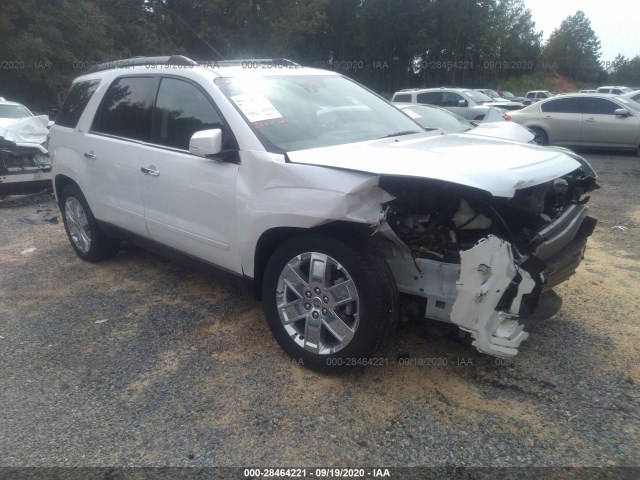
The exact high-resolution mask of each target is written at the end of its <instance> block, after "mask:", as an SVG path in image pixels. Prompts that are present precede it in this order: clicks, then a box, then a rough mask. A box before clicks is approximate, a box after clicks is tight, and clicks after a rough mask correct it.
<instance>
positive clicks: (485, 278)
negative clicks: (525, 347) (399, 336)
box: [451, 235, 535, 357]
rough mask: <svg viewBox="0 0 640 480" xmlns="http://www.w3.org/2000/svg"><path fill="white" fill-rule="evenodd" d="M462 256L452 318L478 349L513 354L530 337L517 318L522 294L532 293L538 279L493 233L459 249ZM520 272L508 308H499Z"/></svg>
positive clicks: (493, 352)
mask: <svg viewBox="0 0 640 480" xmlns="http://www.w3.org/2000/svg"><path fill="white" fill-rule="evenodd" d="M460 258H461V265H460V279H459V281H458V287H457V289H458V297H457V298H456V301H455V303H454V304H453V308H452V310H451V321H452V322H453V323H455V324H456V325H458V326H459V327H460V328H461V329H462V330H464V331H466V332H469V333H470V334H471V335H472V337H473V339H474V341H473V345H474V346H475V347H476V348H477V349H478V351H480V352H483V353H488V354H490V355H495V356H498V357H513V356H514V355H516V354H517V353H518V347H519V346H520V343H521V342H522V341H524V340H525V339H526V338H527V337H528V336H529V334H528V333H526V332H524V331H523V326H522V325H520V324H519V323H518V322H517V318H518V312H519V311H520V304H521V302H522V296H523V295H526V294H528V293H531V291H532V290H533V288H534V287H535V281H534V280H533V279H532V278H531V275H529V273H528V272H526V271H525V270H522V269H520V268H519V267H518V266H517V265H516V264H515V261H514V258H513V251H512V249H511V244H510V243H509V242H506V241H504V240H501V239H499V238H498V237H495V236H493V235H489V236H488V237H487V238H485V239H484V240H481V241H480V242H478V244H477V245H476V246H475V247H473V248H471V249H469V250H465V251H462V252H460ZM487 260H489V261H488V262H487ZM518 275H519V276H520V278H521V280H520V281H519V284H517V288H518V290H517V293H516V295H515V298H514V299H513V300H512V302H511V305H510V307H509V309H508V311H506V312H505V311H498V310H496V308H497V306H498V304H499V303H500V300H501V299H502V297H503V295H504V294H505V292H506V290H507V288H508V287H509V286H510V285H511V284H512V282H514V281H515V279H516V277H518Z"/></svg>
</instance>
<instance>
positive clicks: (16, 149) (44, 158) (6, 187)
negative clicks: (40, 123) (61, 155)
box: [0, 138, 52, 194]
mask: <svg viewBox="0 0 640 480" xmlns="http://www.w3.org/2000/svg"><path fill="white" fill-rule="evenodd" d="M51 170H52V166H51V160H50V159H49V155H48V152H47V150H46V149H45V148H44V147H43V146H41V145H38V144H21V145H17V144H15V143H14V142H10V141H7V140H5V139H4V138H0V193H2V194H9V193H16V192H18V191H24V190H25V188H26V189H34V188H36V189H38V188H43V187H46V186H49V185H50V184H51V175H52V174H51Z"/></svg>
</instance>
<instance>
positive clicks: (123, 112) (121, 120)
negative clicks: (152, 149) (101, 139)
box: [91, 77, 160, 142]
mask: <svg viewBox="0 0 640 480" xmlns="http://www.w3.org/2000/svg"><path fill="white" fill-rule="evenodd" d="M159 81H160V79H159V78H157V77H120V78H118V79H116V80H115V81H114V82H113V83H112V84H111V85H110V86H109V89H108V90H107V93H106V94H105V96H104V98H103V99H102V105H101V106H100V109H99V110H98V113H97V114H96V117H95V118H94V120H93V126H92V127H91V130H92V131H94V132H97V133H105V134H108V135H114V136H117V137H124V138H130V139H132V140H141V141H143V142H148V141H150V139H151V118H152V116H153V103H154V101H155V97H156V92H157V90H158V83H159Z"/></svg>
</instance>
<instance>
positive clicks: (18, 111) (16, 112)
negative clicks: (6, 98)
mask: <svg viewBox="0 0 640 480" xmlns="http://www.w3.org/2000/svg"><path fill="white" fill-rule="evenodd" d="M30 116H31V114H30V113H29V110H27V109H26V108H24V107H23V106H22V105H0V118H25V117H30Z"/></svg>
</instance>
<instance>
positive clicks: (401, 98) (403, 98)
mask: <svg viewBox="0 0 640 480" xmlns="http://www.w3.org/2000/svg"><path fill="white" fill-rule="evenodd" d="M393 101H394V102H411V94H410V93H401V94H399V95H395V96H394V97H393Z"/></svg>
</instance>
